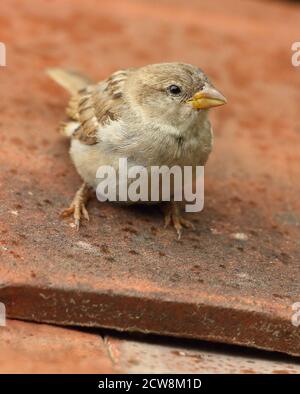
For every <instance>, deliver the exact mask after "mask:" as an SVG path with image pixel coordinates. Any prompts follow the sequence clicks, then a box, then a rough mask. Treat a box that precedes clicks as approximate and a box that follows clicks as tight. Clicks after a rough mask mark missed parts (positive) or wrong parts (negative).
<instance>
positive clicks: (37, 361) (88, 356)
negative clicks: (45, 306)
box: [0, 320, 118, 374]
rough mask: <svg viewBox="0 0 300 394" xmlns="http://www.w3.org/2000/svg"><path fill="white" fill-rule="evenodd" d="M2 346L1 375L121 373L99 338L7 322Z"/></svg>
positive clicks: (0, 340) (2, 329)
mask: <svg viewBox="0 0 300 394" xmlns="http://www.w3.org/2000/svg"><path fill="white" fill-rule="evenodd" d="M0 346H1V352H0V374H4V373H9V374H11V373H22V374H23V373H26V374H27V373H34V374H39V373H78V374H81V373H95V374H96V373H97V374H99V373H117V372H118V369H116V368H115V367H114V366H113V363H112V361H111V358H110V356H109V353H108V352H107V347H106V345H105V344H104V342H103V339H102V337H101V336H100V335H96V334H90V333H84V332H80V331H77V330H72V329H66V328H60V327H54V326H49V325H46V324H33V323H25V322H20V321H13V320H8V322H7V326H6V327H0Z"/></svg>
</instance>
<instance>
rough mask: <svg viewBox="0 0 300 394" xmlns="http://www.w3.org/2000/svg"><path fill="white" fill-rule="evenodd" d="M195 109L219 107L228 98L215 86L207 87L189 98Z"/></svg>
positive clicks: (188, 101)
mask: <svg viewBox="0 0 300 394" xmlns="http://www.w3.org/2000/svg"><path fill="white" fill-rule="evenodd" d="M187 103H188V104H191V105H192V106H193V107H194V108H195V109H208V108H212V107H219V106H220V105H224V104H226V103H227V100H226V98H225V97H224V96H223V95H222V94H221V93H220V92H218V91H217V90H216V89H214V88H213V87H210V86H208V87H205V88H204V89H203V90H201V91H199V92H197V93H195V94H194V96H193V97H192V98H190V99H189V100H187Z"/></svg>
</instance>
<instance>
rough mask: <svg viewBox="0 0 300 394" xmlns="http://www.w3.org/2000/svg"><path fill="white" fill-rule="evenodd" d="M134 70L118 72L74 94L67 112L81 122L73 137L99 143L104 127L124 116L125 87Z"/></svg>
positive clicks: (88, 143)
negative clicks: (98, 133) (99, 135)
mask: <svg viewBox="0 0 300 394" xmlns="http://www.w3.org/2000/svg"><path fill="white" fill-rule="evenodd" d="M130 71H131V69H129V70H121V71H117V72H115V73H114V74H112V75H111V76H110V77H109V78H108V79H106V80H104V81H101V82H99V83H98V84H95V85H89V86H86V87H85V88H83V89H81V90H80V91H79V92H77V93H76V94H75V95H73V96H72V97H71V99H70V102H69V105H68V107H67V110H66V112H67V115H68V116H69V117H70V118H71V119H73V120H75V121H77V122H78V127H77V129H76V130H75V131H74V133H73V135H72V138H76V139H78V140H80V141H81V142H82V143H84V144H87V145H93V144H96V143H97V142H98V139H97V132H98V131H99V130H100V129H101V127H103V126H104V125H106V124H108V123H109V122H111V121H112V120H116V119H118V118H119V117H120V112H121V109H122V108H123V107H124V97H123V86H124V83H125V81H126V79H127V77H128V75H129V73H130Z"/></svg>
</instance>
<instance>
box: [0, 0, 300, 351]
mask: <svg viewBox="0 0 300 394" xmlns="http://www.w3.org/2000/svg"><path fill="white" fill-rule="evenodd" d="M266 15H267V16H268V18H266ZM299 16H300V9H299V7H298V6H297V5H296V4H286V3H281V4H279V3H275V2H274V3H273V2H265V3H264V2H256V1H244V0H243V1H239V0H237V1H233V0H228V1H226V3H225V2H222V1H211V2H198V1H193V0H192V1H190V2H189V7H186V4H185V2H183V1H178V0H176V1H172V2H170V1H160V2H158V1H157V2H154V3H151V4H149V2H147V1H134V0H128V1H123V0H122V1H121V0H116V1H114V2H110V1H101V2H99V1H94V0H89V1H86V2H82V1H79V0H76V1H75V0H74V1H70V0H69V1H67V0H64V1H58V0H54V1H51V2H46V1H42V0H32V1H30V2H22V3H20V2H18V1H15V0H12V1H9V2H8V1H6V2H2V3H1V16H0V33H1V34H0V39H1V41H2V42H5V44H6V47H7V67H6V68H4V67H0V81H1V91H2V92H3V93H2V94H1V96H0V131H1V145H0V169H1V171H0V185H1V188H0V201H1V205H0V215H1V216H0V235H1V244H0V253H1V265H0V283H1V284H0V301H2V302H5V304H6V306H7V312H8V315H9V316H11V317H15V318H22V319H28V320H35V321H40V322H53V323H57V324H66V325H68V324H78V325H85V326H103V327H112V328H116V329H120V330H129V331H136V330H139V331H143V332H154V333H162V334H167V335H176V336H183V337H193V338H200V339H206V340H211V341H219V342H226V343H235V344H242V345H246V346H254V347H260V348H266V349H272V350H277V351H280V352H287V353H293V354H297V355H300V330H299V328H297V327H295V326H293V325H292V324H291V317H292V314H293V311H292V304H293V303H294V302H297V301H300V300H299V283H300V271H299V265H300V244H299V235H300V204H299V193H300V184H299V175H300V174H299V172H300V171H299V159H300V156H299V155H300V153H299V146H300V119H299V100H300V68H294V67H292V65H291V44H292V42H294V41H296V40H297V39H299ZM286 20H288V21H289V22H288V24H285V23H283V21H286ZM74 21H76V23H74ZM199 21H200V22H201V24H200V22H199ZM178 59H179V60H182V61H185V62H190V63H196V64H199V65H200V66H201V67H202V68H203V69H204V70H205V71H206V72H207V73H208V75H210V76H211V78H212V79H213V80H214V81H215V84H216V85H217V86H218V87H219V88H220V89H221V90H222V91H223V92H224V94H226V96H227V97H228V101H229V103H228V105H227V106H226V107H224V108H222V109H219V110H216V111H214V112H213V113H212V120H213V124H214V129H215V149H214V152H213V154H212V156H211V159H210V161H209V163H208V166H207V169H206V203H205V209H204V211H203V212H201V213H199V214H197V215H195V216H194V217H193V218H194V221H195V226H196V230H195V232H186V233H185V234H184V235H183V238H182V240H181V241H180V242H178V241H177V240H176V237H175V234H174V232H173V231H172V230H171V229H168V230H164V229H163V228H162V227H163V226H162V218H161V216H160V214H159V213H158V211H157V210H156V209H154V208H153V209H150V210H149V209H147V210H144V209H127V208H121V207H118V206H113V205H109V204H101V205H100V204H99V203H98V202H97V201H96V200H94V201H93V202H92V203H91V204H90V215H91V221H90V223H89V225H88V226H87V225H84V226H83V227H82V229H81V231H80V232H79V233H76V232H75V231H74V228H72V227H71V221H69V220H66V221H62V220H61V219H60V218H59V212H60V211H61V210H62V209H63V208H64V207H66V206H67V205H68V203H69V201H70V199H71V198H72V196H73V193H74V191H75V190H76V188H77V187H78V185H79V184H80V179H79V177H78V176H77V174H76V172H75V170H74V169H73V167H72V165H71V164H70V160H69V158H68V145H67V142H66V141H64V140H63V139H62V138H61V137H60V136H59V135H58V133H57V132H56V128H57V125H58V123H59V122H60V120H61V119H63V117H64V107H65V105H66V102H67V98H68V97H67V94H66V93H65V92H63V91H62V90H61V89H60V88H59V87H57V86H55V85H54V84H53V82H52V81H50V80H48V79H47V77H46V76H45V74H44V69H45V68H47V67H51V66H64V67H69V68H77V69H79V70H81V71H85V72H88V73H89V74H90V75H92V76H93V77H95V78H102V77H105V76H107V75H108V74H109V73H110V72H112V71H113V70H116V69H118V68H122V67H127V66H136V65H142V64H145V63H150V62H159V61H172V60H178Z"/></svg>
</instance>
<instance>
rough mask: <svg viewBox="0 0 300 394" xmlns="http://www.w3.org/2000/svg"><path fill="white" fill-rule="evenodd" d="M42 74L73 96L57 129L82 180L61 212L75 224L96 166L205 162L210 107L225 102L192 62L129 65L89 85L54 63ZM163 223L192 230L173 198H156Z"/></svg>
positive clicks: (83, 214)
mask: <svg viewBox="0 0 300 394" xmlns="http://www.w3.org/2000/svg"><path fill="white" fill-rule="evenodd" d="M47 73H48V75H49V76H50V77H51V78H52V79H53V80H55V81H56V82H57V83H58V84H60V85H61V86H62V87H64V88H65V89H66V90H67V91H68V92H69V93H70V94H71V99H70V101H69V104H68V106H67V109H66V115H67V120H66V121H65V122H63V123H62V124H61V125H60V127H59V129H60V132H61V133H62V134H63V135H65V136H67V137H68V138H70V140H71V144H70V156H71V159H72V161H73V163H74V165H75V167H76V169H77V172H78V174H79V175H80V176H81V178H82V180H83V183H82V185H81V187H80V188H79V190H78V191H77V192H76V194H75V197H74V198H73V200H72V202H71V205H70V206H69V207H68V208H67V209H65V210H64V211H63V213H62V215H63V216H64V217H66V216H69V215H73V216H74V220H75V225H76V227H77V228H79V225H80V222H81V219H82V218H85V219H87V220H89V214H88V211H87V208H86V204H87V201H88V199H89V196H90V194H91V191H92V190H95V189H96V188H97V184H98V182H99V180H98V179H97V178H96V172H97V169H98V168H99V167H100V166H103V165H110V166H113V167H114V168H116V169H117V165H118V160H119V158H124V157H126V158H128V160H129V162H130V164H131V165H143V166H144V167H146V168H150V167H151V166H163V165H166V166H170V167H171V166H173V165H179V166H181V167H183V166H186V165H188V166H193V167H195V166H204V164H205V163H206V162H207V159H208V157H209V154H210V153H211V150H212V143H213V131H212V128H211V124H210V121H209V118H208V112H209V109H210V108H212V107H217V106H221V105H223V104H225V103H226V98H225V97H224V96H223V95H222V94H221V93H220V92H219V91H218V90H217V89H216V88H215V87H214V86H213V84H212V83H211V82H210V80H209V78H208V77H207V76H206V74H205V73H204V72H203V71H202V70H201V69H200V68H199V67H197V66H193V65H190V64H184V63H159V64H150V65H146V66H143V67H139V68H128V69H124V70H119V71H116V72H114V73H113V74H111V75H110V76H109V77H108V78H107V79H105V80H101V81H100V82H98V83H95V82H94V81H92V80H91V79H89V78H88V77H86V76H84V75H81V74H79V73H77V72H73V71H68V70H64V69H61V68H52V69H49V70H47ZM161 206H162V210H163V212H164V217H165V226H168V225H169V224H172V225H173V226H174V227H175V229H176V231H177V234H178V237H179V238H180V236H181V232H182V228H183V227H186V228H193V224H192V222H191V221H189V220H187V219H186V218H184V217H183V215H182V213H181V210H180V205H179V204H178V202H176V201H170V202H169V203H163V204H161Z"/></svg>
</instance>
